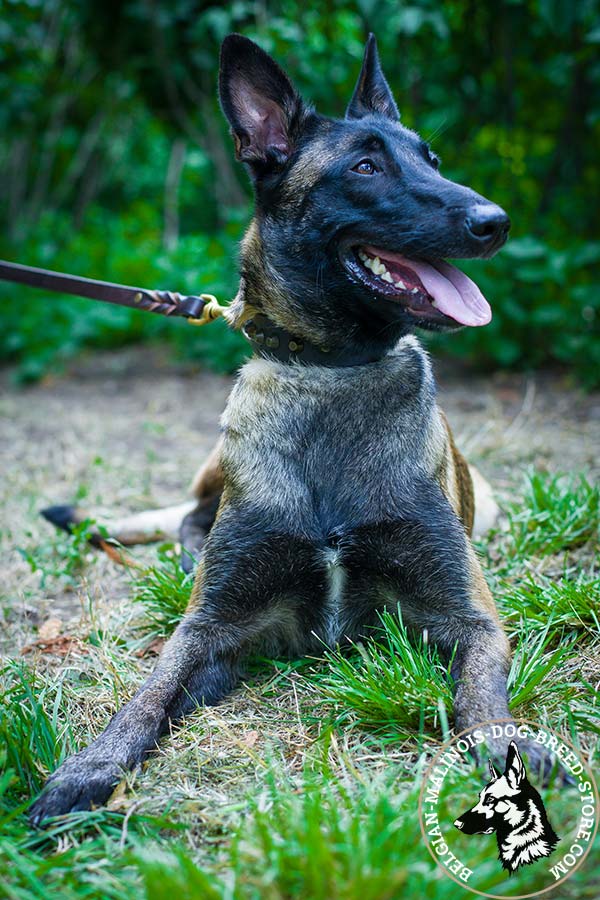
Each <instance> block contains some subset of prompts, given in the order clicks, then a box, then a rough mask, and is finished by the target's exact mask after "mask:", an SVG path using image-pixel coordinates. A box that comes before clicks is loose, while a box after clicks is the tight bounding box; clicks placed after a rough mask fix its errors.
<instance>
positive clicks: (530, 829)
mask: <svg viewBox="0 0 600 900" xmlns="http://www.w3.org/2000/svg"><path fill="white" fill-rule="evenodd" d="M489 765H490V776H491V781H489V782H488V783H487V784H486V786H485V787H484V788H483V790H482V791H480V793H479V800H478V802H477V803H476V804H475V806H473V807H472V808H471V809H468V810H467V811H466V812H464V813H463V814H462V816H459V818H458V819H456V820H455V822H454V825H455V827H456V828H458V829H459V830H460V831H462V832H463V833H464V834H494V833H495V834H496V841H497V844H498V858H499V860H500V862H501V863H502V867H503V868H504V869H507V870H508V871H509V872H511V873H512V872H516V871H517V869H519V868H520V867H521V866H526V865H531V863H534V862H536V861H537V860H538V859H542V858H543V857H545V856H550V854H551V853H552V852H553V850H554V849H555V847H556V845H557V844H558V842H559V840H560V838H559V837H558V836H557V834H556V832H555V831H554V829H553V827H552V825H551V824H550V821H549V820H548V815H547V813H546V809H545V807H544V804H543V802H542V798H541V797H540V795H539V793H538V791H536V789H535V788H534V787H533V785H532V784H530V783H529V780H528V778H527V772H526V771H525V765H524V763H523V760H522V759H521V755H520V753H519V748H518V747H517V745H516V744H515V742H514V741H511V742H510V744H509V747H508V753H507V755H506V765H505V767H504V771H503V772H502V771H500V769H497V768H496V767H495V766H494V764H493V763H492V762H491V761H490V764H489Z"/></svg>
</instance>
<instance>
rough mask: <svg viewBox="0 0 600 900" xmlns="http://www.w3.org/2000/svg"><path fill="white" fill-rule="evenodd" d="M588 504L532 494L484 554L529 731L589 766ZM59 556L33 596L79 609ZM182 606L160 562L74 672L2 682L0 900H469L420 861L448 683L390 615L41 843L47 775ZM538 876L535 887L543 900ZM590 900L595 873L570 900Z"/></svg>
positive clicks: (89, 604)
mask: <svg viewBox="0 0 600 900" xmlns="http://www.w3.org/2000/svg"><path fill="white" fill-rule="evenodd" d="M594 498H596V500H597V490H596V489H595V488H594V487H593V486H592V485H591V484H590V483H589V482H588V481H586V480H585V479H584V478H583V477H581V478H579V477H574V478H564V477H560V478H559V477H555V476H549V475H542V474H539V473H538V474H535V475H532V476H530V477H529V479H528V481H527V483H526V487H525V490H524V494H523V499H522V502H521V503H520V504H519V503H515V504H513V505H510V506H508V508H507V518H506V524H505V526H504V527H503V528H501V529H500V530H498V531H497V532H496V533H495V534H494V535H492V536H491V537H490V539H489V540H488V541H487V542H486V544H485V545H484V546H483V547H482V550H483V552H484V553H485V554H486V556H487V558H488V569H489V574H490V578H491V580H492V582H493V583H494V585H495V594H496V597H497V600H498V603H499V606H500V609H501V613H502V616H503V618H504V619H505V621H506V623H507V627H508V631H509V634H510V636H511V641H512V643H513V649H514V661H513V665H512V669H511V673H510V685H511V693H512V708H513V711H514V713H515V714H516V715H517V716H523V717H528V718H533V719H536V720H539V721H546V722H548V724H550V725H551V726H553V727H555V728H559V729H560V730H561V731H562V733H563V734H564V735H565V736H567V737H570V738H571V739H573V740H574V741H575V742H576V743H577V744H579V745H580V746H582V747H583V748H586V749H587V751H588V753H590V754H593V752H594V748H595V747H597V744H598V736H599V735H600V727H599V726H598V722H599V721H600V717H599V715H598V707H597V700H596V693H595V691H594V689H593V685H594V684H596V683H597V682H598V679H599V675H600V673H599V670H598V658H599V653H598V651H599V644H600V642H599V639H598V612H599V606H600V578H599V575H598V571H597V546H596V545H595V543H594V542H595V535H596V534H597V525H598V518H597V503H596V500H595V499H594ZM594 517H595V518H594ZM561 529H562V530H561ZM63 544H64V547H63ZM61 547H62V548H63V549H62V550H61ZM52 548H53V549H52V554H54V555H52V554H51V553H50V550H49V549H48V550H47V552H46V551H45V553H46V555H45V556H44V559H45V560H46V561H45V562H44V560H42V562H41V563H40V567H39V569H38V572H39V575H40V580H42V579H43V578H44V576H45V583H47V584H50V583H51V582H52V579H55V580H57V581H58V580H61V579H62V581H63V582H70V583H75V584H76V585H77V584H79V586H80V589H81V585H82V584H83V585H84V589H85V584H84V583H82V582H81V581H78V578H80V575H78V572H80V571H81V568H82V567H83V571H85V565H86V564H87V553H88V550H87V547H86V546H85V543H84V541H83V532H82V534H81V535H80V536H75V537H74V538H66V540H65V539H63V538H62V537H61V538H59V539H58V540H57V541H55V542H54V543H53V544H52ZM61 553H64V559H61ZM78 554H79V556H78ZM507 559H509V560H510V565H507V563H506V561H507ZM63 564H64V565H63ZM189 589H190V579H189V578H186V577H185V576H184V575H183V574H182V573H181V571H180V570H179V567H178V560H177V555H176V548H174V547H172V546H170V545H164V546H162V547H161V548H159V550H158V555H157V558H156V561H155V563H154V564H153V565H150V566H147V565H145V564H144V565H141V567H140V569H139V570H137V569H136V570H133V571H132V573H131V574H130V576H129V581H128V583H127V584H126V586H125V592H126V594H127V596H128V597H129V598H133V599H134V600H135V601H136V602H135V603H134V604H128V603H121V604H118V603H117V604H116V605H110V606H109V605H107V604H103V603H102V602H101V599H98V598H95V597H91V596H88V597H86V602H85V604H84V612H83V613H82V619H81V621H80V622H78V623H77V625H76V626H75V625H73V626H70V627H71V628H74V629H75V632H76V634H77V635H78V636H79V637H80V644H79V645H78V646H79V649H78V652H77V653H73V654H72V655H70V656H68V657H67V658H66V659H60V658H59V659H57V658H54V657H48V656H45V655H44V654H43V653H42V654H40V655H39V656H38V657H37V660H36V668H34V667H33V666H32V665H30V664H29V663H25V662H23V661H22V660H13V661H9V662H8V663H7V664H6V665H5V666H4V668H3V670H2V672H1V673H0V678H1V683H2V687H3V693H2V700H1V701H0V898H3V897H6V898H9V900H38V898H40V900H41V898H42V897H44V898H45V897H47V896H52V895H53V894H57V895H58V894H59V893H60V896H61V897H65V898H66V900H77V898H80V900H81V898H110V900H112V898H117V897H118V898H120V900H129V898H134V897H135V898H136V900H137V898H140V900H171V898H172V897H173V896H177V897H178V898H180V900H187V898H190V900H192V898H194V900H195V898H197V897H202V898H207V900H258V898H260V900H284V898H285V900H289V898H311V900H329V898H336V900H338V898H339V900H397V898H398V900H399V898H402V897H405V896H413V895H414V896H422V897H424V898H432V900H453V898H454V897H456V888H455V886H454V883H453V882H452V881H450V880H449V879H447V878H446V877H445V876H444V875H443V874H442V873H441V872H438V871H437V870H436V869H434V867H433V863H432V862H431V861H430V860H429V858H428V856H427V854H426V851H425V849H424V847H423V846H422V845H421V843H420V838H419V839H417V835H418V822H417V819H416V812H415V811H416V794H415V785H418V781H419V777H420V776H419V773H420V772H421V770H422V767H423V764H424V761H425V760H426V759H427V758H428V754H429V753H431V751H432V750H433V749H434V748H436V747H437V746H439V742H440V740H441V739H442V738H443V737H444V735H445V734H446V733H447V730H448V728H449V725H448V717H449V710H450V709H451V695H450V685H449V679H448V674H447V667H446V666H444V665H442V663H441V662H440V660H439V658H438V656H437V654H436V652H435V650H434V649H433V648H432V647H430V646H428V645H427V643H426V641H425V640H421V641H420V642H417V644H416V645H414V644H412V643H411V642H410V641H409V639H408V635H407V631H406V628H405V627H404V625H403V623H402V620H401V618H400V617H398V616H397V615H394V614H393V613H392V612H391V611H389V612H387V613H385V614H383V615H382V617H381V624H380V627H379V628H378V629H377V630H376V632H375V633H374V635H373V639H372V640H370V641H368V642H365V643H364V644H361V645H357V646H356V647H354V648H352V649H351V651H350V652H349V653H340V652H336V651H329V652H325V653H324V654H323V656H322V658H321V659H318V660H303V661H293V662H284V661H273V662H269V661H266V662H264V663H263V665H262V666H261V667H260V668H258V667H256V666H255V667H254V668H253V669H252V674H251V675H250V677H249V680H248V683H247V684H246V685H245V686H244V687H243V688H242V689H241V690H240V691H238V692H236V693H235V694H234V695H233V697H231V698H230V699H229V700H228V701H226V702H225V703H224V704H223V705H222V706H220V707H216V708H212V709H206V710H203V711H200V712H198V713H196V714H194V715H192V716H190V717H189V718H188V719H187V720H186V721H185V722H184V723H183V724H182V726H181V727H180V728H178V729H176V730H175V731H174V733H173V734H172V736H171V739H170V740H169V741H168V742H165V743H164V744H162V745H161V747H160V748H159V750H158V752H157V754H156V756H155V757H154V758H153V759H152V760H151V761H150V762H149V763H148V765H147V766H146V767H145V768H144V770H143V771H142V772H140V773H138V774H137V775H136V776H135V777H134V776H132V777H131V778H130V779H128V781H127V783H126V784H125V785H124V786H122V787H121V788H120V789H119V790H118V791H117V792H116V794H115V796H114V797H113V798H112V800H111V802H110V804H109V807H108V808H107V809H101V810H95V811H93V812H89V813H77V814H73V815H72V816H70V817H67V818H66V819H63V820H57V822H56V823H55V824H54V825H53V826H52V827H51V828H50V829H49V830H48V831H46V832H43V833H39V832H31V831H30V830H29V829H28V827H27V822H26V809H27V805H28V803H29V799H30V797H31V795H32V793H35V792H36V791H37V790H39V788H40V786H41V784H42V782H43V780H44V779H45V777H46V775H47V774H48V772H49V771H51V770H52V769H53V768H54V767H55V765H56V764H57V763H58V762H59V761H60V759H61V758H62V757H63V756H64V755H65V754H66V753H67V752H71V751H72V750H73V749H78V748H79V747H80V746H83V745H84V744H85V743H87V742H88V741H89V740H90V739H92V738H93V737H94V736H95V735H96V734H98V733H99V732H100V731H101V730H102V728H103V727H104V725H105V724H106V722H107V720H108V718H109V716H110V715H111V714H112V712H113V711H114V709H115V708H116V706H117V704H118V702H122V700H123V699H124V698H126V697H127V696H130V694H131V693H132V692H133V691H134V690H135V688H136V687H137V685H138V684H139V682H140V680H141V678H142V677H143V675H144V673H147V672H148V671H149V669H150V668H151V660H149V659H146V658H141V657H140V656H139V651H140V643H141V642H140V631H142V632H143V634H144V636H146V635H151V636H153V637H154V636H166V635H167V634H169V633H170V632H171V631H172V629H173V627H174V625H175V623H176V622H177V621H178V619H179V618H180V615H181V612H182V611H183V609H184V608H185V606H186V605H187V601H188V596H189ZM27 639H28V640H31V634H29V635H28V637H27ZM145 639H146V637H144V640H145ZM471 777H472V779H473V782H472V785H473V790H475V789H476V788H477V785H478V784H479V780H478V779H479V776H478V775H477V774H476V773H473V774H472V776H471ZM481 852H482V854H483V856H482V865H483V864H484V863H485V859H484V857H485V853H486V851H485V847H482V851H481ZM534 869H535V867H528V870H529V871H528V872H527V873H526V875H523V878H524V884H525V883H526V884H527V886H528V887H531V886H532V885H533V889H535V877H536V875H535V871H534ZM588 873H589V867H588ZM490 877H491V876H490ZM593 896H594V892H593V886H592V885H590V881H589V877H588V875H586V874H585V870H583V874H581V875H576V876H574V877H573V878H571V879H569V881H567V882H566V883H565V886H564V891H563V894H561V897H563V898H564V900H571V898H573V900H575V898H577V900H579V898H588V897H589V898H590V900H591V898H592V897H593Z"/></svg>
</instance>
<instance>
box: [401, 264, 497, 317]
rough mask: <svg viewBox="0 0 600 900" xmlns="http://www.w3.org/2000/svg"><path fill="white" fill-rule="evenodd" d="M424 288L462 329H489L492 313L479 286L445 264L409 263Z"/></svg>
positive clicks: (440, 308) (439, 307)
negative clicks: (466, 326)
mask: <svg viewBox="0 0 600 900" xmlns="http://www.w3.org/2000/svg"><path fill="white" fill-rule="evenodd" d="M406 265H407V266H408V267H409V268H411V269H412V270H413V272H416V274H417V275H418V276H419V278H420V279H421V281H422V282H423V287H424V288H425V290H426V291H427V293H428V294H430V295H431V296H432V297H433V299H434V300H435V307H436V309H439V311H440V312H443V313H444V315H446V316H450V318H451V319H454V320H455V321H456V322H460V324H461V325H487V323H488V322H489V321H490V319H491V318H492V310H491V308H490V304H489V303H488V302H487V300H486V299H485V297H484V296H483V294H482V293H481V291H480V290H479V288H478V287H477V285H476V284H475V282H473V281H471V279H470V278H468V277H467V276H466V275H465V274H464V272H461V271H460V270H459V269H456V268H455V267H454V266H451V265H450V264H449V263H447V262H444V261H443V260H438V261H436V262H435V267H434V265H430V264H429V263H425V262H415V261H414V260H413V259H407V260H406Z"/></svg>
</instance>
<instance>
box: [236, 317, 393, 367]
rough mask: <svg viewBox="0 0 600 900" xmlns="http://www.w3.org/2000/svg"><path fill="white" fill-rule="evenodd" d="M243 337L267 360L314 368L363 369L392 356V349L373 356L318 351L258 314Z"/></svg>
mask: <svg viewBox="0 0 600 900" xmlns="http://www.w3.org/2000/svg"><path fill="white" fill-rule="evenodd" d="M242 334H243V335H244V337H245V338H247V340H248V341H250V344H251V346H252V349H253V350H254V352H255V354H256V355H257V356H259V357H262V358H263V359H276V360H277V361H278V362H282V363H297V362H301V363H305V364H307V365H313V366H331V367H335V368H338V367H344V366H363V365H366V364H367V363H372V362H377V361H378V360H380V359H383V357H384V356H386V355H387V353H388V348H385V349H381V350H379V351H376V352H373V350H366V349H365V350H359V349H357V348H356V347H348V348H345V347H341V348H340V347H335V348H332V349H327V348H324V347H323V348H321V347H317V346H316V345H315V344H312V343H311V342H310V341H307V340H305V339H303V338H300V337H298V336H297V335H293V334H291V333H290V332H289V331H286V329H285V328H281V327H280V326H279V325H276V324H275V322H272V321H271V319H269V317H268V316H265V315H263V314H262V313H255V314H254V315H253V316H252V318H251V319H247V320H246V321H245V322H244V324H243V326H242Z"/></svg>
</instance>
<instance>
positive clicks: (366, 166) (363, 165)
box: [352, 159, 377, 175]
mask: <svg viewBox="0 0 600 900" xmlns="http://www.w3.org/2000/svg"><path fill="white" fill-rule="evenodd" d="M352 171H353V172H358V174H359V175H374V174H375V172H376V171H377V169H376V168H375V163H374V162H372V161H371V160H370V159H361V161H360V162H359V163H358V164H357V165H356V166H354V168H353V169H352Z"/></svg>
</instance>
